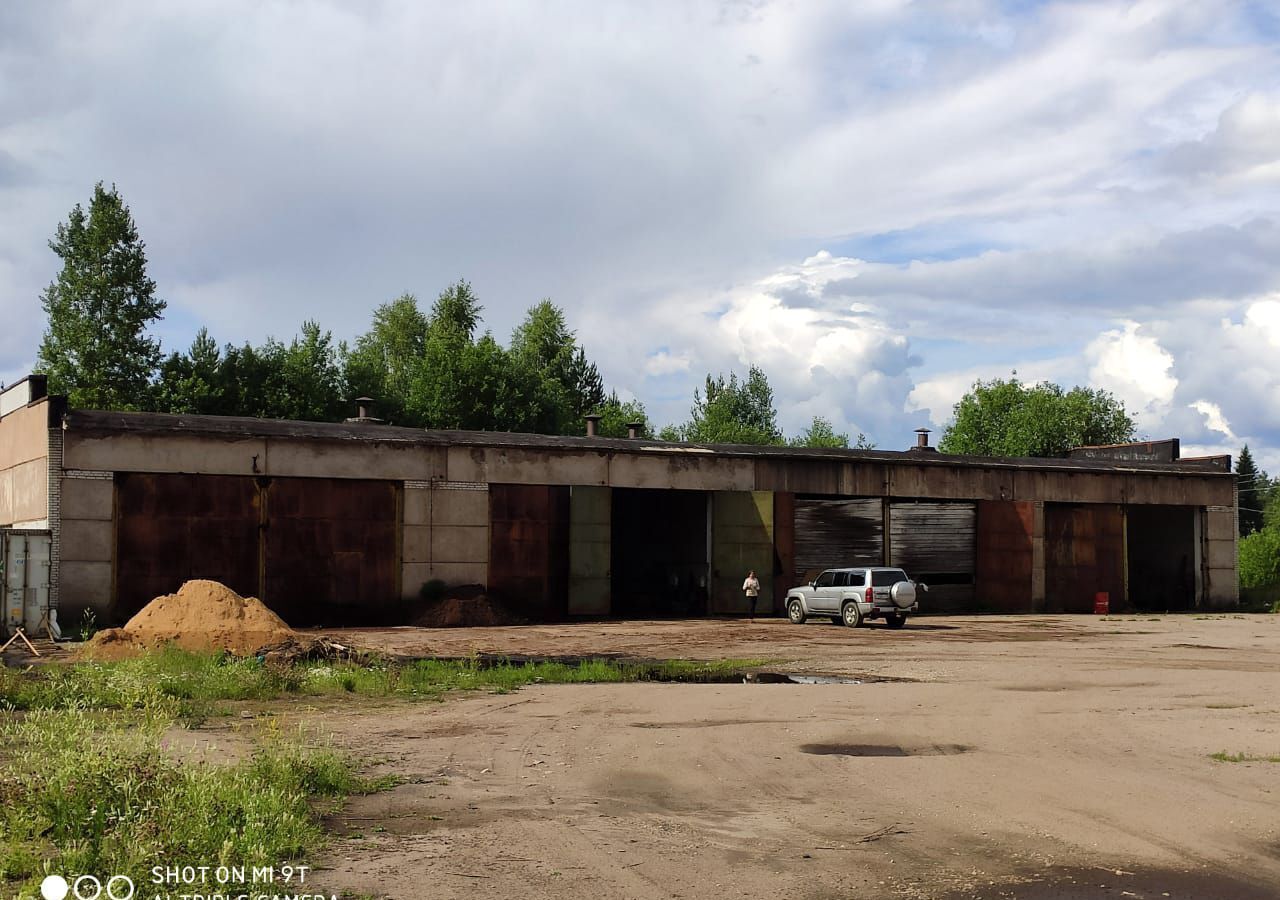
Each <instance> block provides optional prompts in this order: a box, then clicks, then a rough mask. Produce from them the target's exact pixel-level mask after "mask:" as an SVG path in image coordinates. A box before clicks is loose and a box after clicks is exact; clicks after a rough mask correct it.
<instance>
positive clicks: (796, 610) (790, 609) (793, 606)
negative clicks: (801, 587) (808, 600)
mask: <svg viewBox="0 0 1280 900" xmlns="http://www.w3.org/2000/svg"><path fill="white" fill-rule="evenodd" d="M787 618H788V619H790V620H791V621H792V623H793V624H796V625H803V624H804V620H805V614H804V604H803V603H801V602H800V601H799V600H797V599H795V598H792V599H791V600H788V601H787Z"/></svg>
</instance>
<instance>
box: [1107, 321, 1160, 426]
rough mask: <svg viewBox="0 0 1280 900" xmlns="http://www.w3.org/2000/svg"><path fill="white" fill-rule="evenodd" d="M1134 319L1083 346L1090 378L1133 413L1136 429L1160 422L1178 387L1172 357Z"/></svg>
mask: <svg viewBox="0 0 1280 900" xmlns="http://www.w3.org/2000/svg"><path fill="white" fill-rule="evenodd" d="M1140 330H1141V326H1140V325H1139V324H1138V323H1137V322H1125V323H1124V327H1123V328H1120V329H1113V330H1111V331H1105V332H1103V333H1102V334H1100V335H1098V337H1097V338H1096V339H1094V340H1093V341H1092V342H1090V343H1089V345H1088V346H1087V347H1085V351H1084V352H1085V356H1086V357H1087V358H1088V359H1089V360H1090V361H1091V363H1092V364H1091V365H1090V367H1089V381H1090V382H1091V383H1092V384H1093V385H1095V386H1097V387H1101V388H1103V389H1105V390H1108V391H1110V392H1111V393H1112V394H1114V395H1115V396H1116V397H1117V398H1119V399H1120V400H1121V401H1122V402H1123V403H1124V405H1125V409H1127V410H1128V411H1129V413H1130V414H1131V415H1133V417H1134V420H1135V422H1136V424H1137V426H1138V428H1139V430H1145V429H1148V428H1150V427H1152V426H1155V425H1158V424H1161V422H1162V420H1163V418H1164V416H1165V413H1166V412H1167V411H1168V408H1169V403H1170V402H1171V401H1172V400H1173V395H1174V392H1175V391H1176V390H1177V388H1178V379H1177V378H1175V377H1173V375H1172V374H1171V373H1170V370H1171V369H1172V368H1173V356H1172V355H1170V353H1169V352H1168V351H1167V350H1165V349H1164V348H1163V347H1161V346H1160V342H1159V341H1157V340H1156V339H1155V338H1154V337H1151V336H1150V335H1146V334H1141V333H1140Z"/></svg>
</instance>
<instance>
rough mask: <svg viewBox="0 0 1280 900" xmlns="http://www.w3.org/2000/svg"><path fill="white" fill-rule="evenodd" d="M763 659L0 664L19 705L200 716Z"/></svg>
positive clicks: (173, 656) (158, 654)
mask: <svg viewBox="0 0 1280 900" xmlns="http://www.w3.org/2000/svg"><path fill="white" fill-rule="evenodd" d="M761 664H762V661H761V660H750V659H742V660H732V659H730V660H716V661H710V662H697V661H692V660H667V661H664V662H656V663H626V662H617V661H613V660H599V659H589V660H582V661H580V662H576V663H572V664H569V663H562V662H536V663H527V662H498V663H493V662H489V661H482V660H479V659H471V660H422V661H419V662H413V663H408V664H404V665H396V664H390V663H385V662H384V663H367V664H358V663H352V662H335V663H322V662H304V663H298V664H296V665H291V666H275V665H265V664H263V663H261V662H259V661H258V660H256V659H237V658H235V657H231V656H227V655H225V654H201V653H190V652H187V651H184V650H178V649H175V648H165V649H161V650H155V651H152V652H149V653H146V654H144V655H142V656H139V657H137V658H134V659H128V660H120V661H114V662H80V663H73V664H71V665H68V666H49V667H45V668H42V669H40V670H36V671H33V672H30V673H22V672H18V671H15V670H10V669H0V706H8V707H9V708H12V709H18V710H42V709H43V710H91V709H96V710H151V711H155V712H163V713H166V714H168V715H170V716H181V717H185V718H200V717H205V716H209V715H214V714H216V713H217V712H218V707H217V706H216V704H217V702H218V701H229V700H272V699H276V698H279V697H282V696H288V695H307V696H342V695H346V694H359V695H365V696H377V697H396V696H404V697H428V698H429V697H438V696H439V695H441V694H443V693H445V692H448V691H458V690H487V691H496V692H499V693H505V692H507V691H512V690H515V689H517V688H520V687H522V686H524V685H527V684H533V683H542V684H584V683H599V682H624V681H691V682H715V681H725V680H730V679H733V678H735V677H736V676H737V675H739V674H741V673H742V672H744V671H745V670H747V669H749V668H752V667H755V666H759V665H761Z"/></svg>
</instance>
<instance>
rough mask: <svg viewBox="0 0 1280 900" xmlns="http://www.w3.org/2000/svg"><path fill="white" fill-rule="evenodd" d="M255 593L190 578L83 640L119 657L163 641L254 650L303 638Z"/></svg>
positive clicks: (90, 651)
mask: <svg viewBox="0 0 1280 900" xmlns="http://www.w3.org/2000/svg"><path fill="white" fill-rule="evenodd" d="M309 640H312V639H310V638H302V637H300V636H299V635H298V634H297V633H295V632H294V630H293V629H292V628H290V627H289V626H288V625H287V624H285V621H284V620H283V619H281V618H280V617H279V616H278V615H276V614H275V613H274V612H272V611H271V610H270V609H268V608H267V607H266V604H264V603H263V602H262V601H261V600H258V599H256V598H254V597H241V596H240V595H239V594H237V593H236V592H235V591H233V590H231V588H229V587H227V586H226V585H224V584H220V583H219V582H217V581H204V580H196V581H188V582H187V583H186V584H184V585H183V586H182V587H181V588H179V589H178V592H177V593H176V594H165V595H164V596H162V597H156V598H155V599H154V600H152V601H151V602H150V603H148V604H147V605H146V606H144V607H143V608H142V609H141V610H140V611H139V612H138V614H137V615H135V616H134V617H133V618H132V619H130V620H129V621H128V622H127V623H126V624H125V626H124V627H123V628H108V629H105V630H103V631H99V632H98V633H97V634H95V635H94V636H93V638H92V639H91V640H90V641H89V642H88V643H87V644H86V645H85V648H84V652H85V654H86V655H88V656H91V657H93V658H94V659H121V658H124V657H128V656H135V655H137V654H138V653H140V652H142V651H144V650H147V649H150V648H153V647H159V646H162V645H164V644H173V645H174V646H177V647H181V648H183V649H184V650H195V651H208V650H225V651H226V652H228V653H231V654H234V655H236V656H256V655H258V651H259V649H260V648H263V647H272V646H278V645H282V644H285V643H286V642H289V641H298V642H300V643H305V642H307V641H309Z"/></svg>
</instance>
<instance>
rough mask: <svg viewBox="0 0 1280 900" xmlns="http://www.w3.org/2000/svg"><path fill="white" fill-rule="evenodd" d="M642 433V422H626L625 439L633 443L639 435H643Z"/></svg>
mask: <svg viewBox="0 0 1280 900" xmlns="http://www.w3.org/2000/svg"><path fill="white" fill-rule="evenodd" d="M643 433H644V423H643V422H628V423H627V437H629V438H630V439H631V440H633V441H634V440H635V439H636V438H638V437H640V435H641V434H643Z"/></svg>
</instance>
